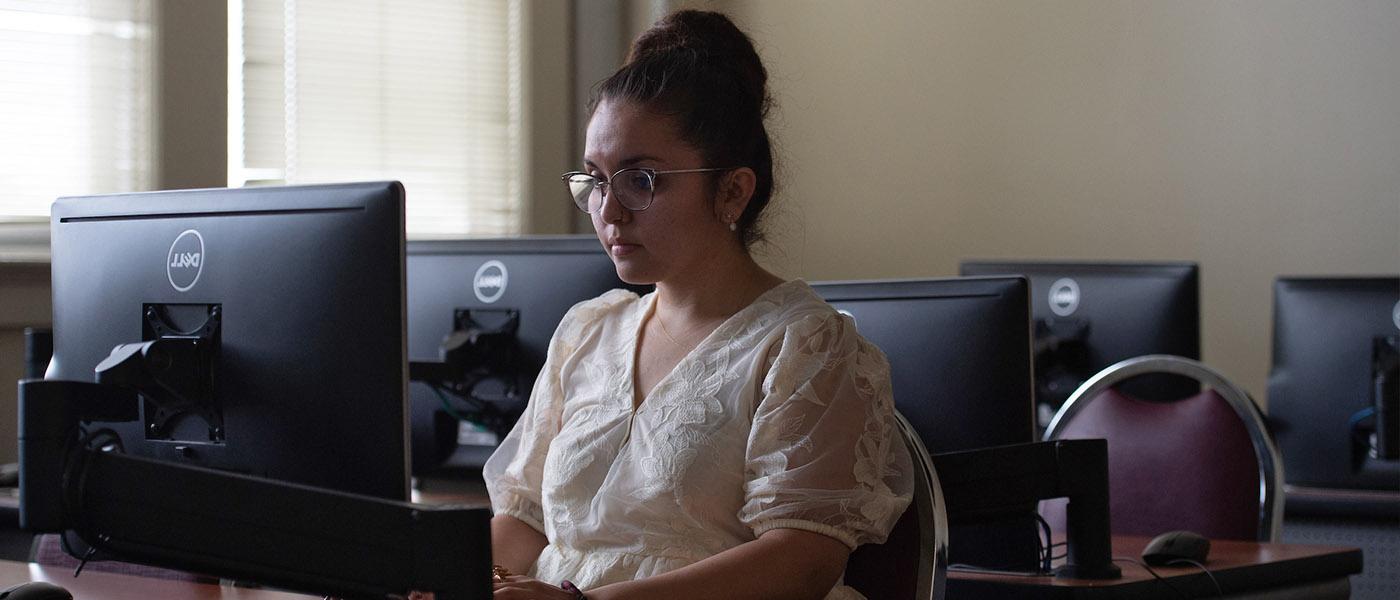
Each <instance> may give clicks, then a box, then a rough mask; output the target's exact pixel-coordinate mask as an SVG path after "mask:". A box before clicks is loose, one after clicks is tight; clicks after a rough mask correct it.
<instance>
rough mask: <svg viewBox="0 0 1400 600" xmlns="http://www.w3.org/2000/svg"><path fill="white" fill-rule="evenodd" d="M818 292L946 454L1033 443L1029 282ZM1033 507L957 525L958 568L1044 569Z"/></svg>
mask: <svg viewBox="0 0 1400 600" xmlns="http://www.w3.org/2000/svg"><path fill="white" fill-rule="evenodd" d="M812 287H813V288H814V289H815V290H816V291H817V293H819V294H821V296H822V297H823V298H825V299H826V301H827V302H828V303H830V304H831V305H832V306H833V307H835V308H836V309H837V310H838V311H841V312H843V313H845V314H848V315H850V316H851V318H853V319H854V320H855V323H856V329H857V330H858V331H860V334H861V335H862V336H864V337H865V338H866V339H868V340H870V342H871V343H873V344H875V345H876V346H878V347H879V348H880V349H881V350H882V351H884V353H885V356H886V358H887V359H888V360H889V363H890V380H891V385H892V386H893V392H894V400H895V406H896V407H898V409H899V412H900V413H902V414H903V415H904V416H905V418H907V419H908V420H909V423H910V425H913V427H914V430H915V431H917V432H918V433H919V436H920V437H922V438H923V442H924V445H925V446H926V447H927V448H928V450H929V452H930V453H932V454H934V455H935V456H934V464H935V465H937V464H938V457H937V455H938V454H940V453H946V452H954V451H961V450H972V449H977V448H985V447H991V446H1005V445H1011V444H1026V443H1030V442H1033V441H1034V440H1035V421H1034V408H1033V403H1032V395H1031V382H1032V375H1031V334H1030V314H1029V308H1028V306H1027V296H1026V294H1027V283H1026V280H1025V279H1024V278H1021V277H966V278H954V279H912V280H887V281H856V282H820V283H813V284H812ZM1034 510H1035V503H1034V502H1033V501H1031V502H1028V503H1027V504H1026V505H1025V506H1024V507H1023V511H1021V514H1020V516H1014V515H1013V516H1007V515H998V517H997V520H995V521H994V522H987V523H980V522H979V523H964V522H958V521H953V522H951V525H952V526H953V539H954V540H956V541H954V542H953V543H952V544H950V545H949V552H950V560H952V561H953V562H954V563H965V564H975V565H979V566H984V567H998V568H1006V569H1018V570H1030V569H1034V568H1036V566H1037V565H1038V562H1039V561H1038V558H1037V557H1038V543H1037V535H1038V534H1037V529H1036V524H1035V522H1034V521H1033V520H1029V519H1030V518H1032V516H1033V512H1034Z"/></svg>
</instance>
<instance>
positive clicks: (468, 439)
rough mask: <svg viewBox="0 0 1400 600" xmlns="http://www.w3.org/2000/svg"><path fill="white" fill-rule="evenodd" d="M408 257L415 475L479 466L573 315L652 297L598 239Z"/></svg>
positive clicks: (427, 247)
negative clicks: (614, 292) (622, 299)
mask: <svg viewBox="0 0 1400 600" xmlns="http://www.w3.org/2000/svg"><path fill="white" fill-rule="evenodd" d="M407 254H408V293H407V296H408V356H409V360H410V361H412V362H411V367H410V372H411V375H412V378H413V381H411V382H410V384H409V397H410V399H411V402H412V406H413V409H412V410H413V417H412V418H413V451H414V453H413V456H414V472H415V473H422V472H424V471H426V470H428V469H431V468H434V467H436V466H439V465H440V464H443V463H446V464H447V465H448V466H453V467H467V468H474V467H480V465H481V464H482V463H484V461H485V459H486V458H487V457H488V456H489V454H490V452H491V450H492V449H493V448H494V446H495V444H496V443H497V442H498V441H499V439H500V438H502V437H504V436H505V434H506V433H508V432H509V431H510V428H511V427H512V426H513V425H514V424H515V421H516V419H517V418H518V417H519V415H520V414H521V412H522V411H523V410H524V408H525V404H526V401H527V400H528V399H529V394H530V390H531V388H532V387H533V386H534V382H535V377H536V375H538V374H539V371H540V368H541V367H542V366H543V365H544V359H545V353H546V351H547V350H548V348H549V340H550V338H551V336H553V335H554V330H555V328H557V327H558V325H559V321H560V319H562V318H563V317H564V313H565V312H567V311H568V310H569V308H571V307H572V306H573V305H574V304H577V303H578V302H582V301H584V300H587V299H589V298H593V297H595V296H598V295H601V294H602V293H604V292H606V291H608V290H611V289H614V288H619V287H629V288H634V289H636V290H638V291H644V289H643V288H640V287H635V286H628V285H626V284H624V283H623V282H622V280H620V279H618V277H617V269H616V268H615V267H614V266H613V263H612V260H611V259H610V258H608V255H607V254H606V253H604V252H603V248H602V245H601V244H599V242H598V239H597V238H596V237H594V236H592V235H568V236H526V237H515V238H481V239H467V240H439V241H415V242H409V243H408V246H407ZM459 441H460V442H461V443H460V444H459V443H458V442H459Z"/></svg>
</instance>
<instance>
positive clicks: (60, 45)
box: [0, 0, 154, 221]
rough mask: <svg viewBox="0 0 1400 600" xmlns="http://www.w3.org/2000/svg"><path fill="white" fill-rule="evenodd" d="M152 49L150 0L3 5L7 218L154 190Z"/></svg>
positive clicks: (0, 202) (0, 176)
mask: <svg viewBox="0 0 1400 600" xmlns="http://www.w3.org/2000/svg"><path fill="white" fill-rule="evenodd" d="M153 50H154V49H153V47H152V23H151V6H150V3H149V2H147V1H146V0H0V221H4V220H13V219H14V218H16V217H19V218H20V219H21V220H23V219H24V218H26V217H28V218H41V217H46V216H48V214H49V206H50V204H52V203H53V200H54V199H55V198H57V197H58V196H70V195H81V194H94V193H109V192H127V191H135V190H143V189H149V187H150V182H151V179H152V173H151V171H152V162H153V148H152V146H153V143H154V136H153V131H152V126H153V120H154V112H153V109H152V104H151V102H152V88H153V78H154V75H153V72H152V62H153V58H152V54H153Z"/></svg>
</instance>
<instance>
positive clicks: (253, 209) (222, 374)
mask: <svg viewBox="0 0 1400 600" xmlns="http://www.w3.org/2000/svg"><path fill="white" fill-rule="evenodd" d="M52 232H53V233H52V235H53V242H52V243H53V358H52V360H51V362H50V363H49V368H48V371H47V374H46V379H55V380H71V381H93V380H94V369H96V368H97V367H98V366H99V364H101V363H104V361H108V362H109V363H110V364H109V365H107V366H108V367H110V369H108V373H107V375H106V376H107V377H108V378H110V379H112V380H115V379H118V378H121V377H127V376H128V375H130V373H129V372H130V371H131V368H132V364H130V363H121V361H119V360H111V361H109V358H111V359H119V358H121V357H118V356H117V352H116V351H114V348H121V347H124V346H125V347H127V348H128V349H132V350H134V349H133V348H132V347H131V346H127V345H130V344H140V343H144V342H152V341H157V340H160V341H161V343H162V345H163V346H164V347H165V349H163V350H160V349H159V348H158V349H157V350H159V351H160V352H162V353H163V354H162V357H164V360H167V362H172V363H173V364H167V365H165V367H164V368H165V372H164V373H157V374H155V375H154V376H155V377H156V381H155V382H154V383H155V384H156V385H152V386H149V389H151V390H155V391H156V392H158V393H159V394H160V395H161V396H162V397H161V398H151V397H146V398H145V399H144V400H143V402H142V414H141V418H140V419H139V420H138V421H135V422H122V423H103V424H98V425H97V426H98V427H101V428H106V429H110V430H111V431H113V432H114V433H115V434H116V436H117V440H116V441H115V442H114V443H116V444H119V446H120V447H121V448H122V449H123V450H124V451H125V453H126V454H128V455H133V456H140V457H148V458H155V459H161V460H167V461H173V462H175V463H179V464H187V465H194V466H200V467H208V468H213V469H218V470H222V471H232V472H236V473H243V474H248V475H255V476H259V477H267V478H272V479H278V480H283V481H289V482H295V483H301V484H307V485H313V486H316V487H321V488H329V489H333V490H340V491H344V492H351V493H357V494H364V495H370V496H376V497H380V498H386V499H394V500H407V499H408V491H409V488H408V459H407V457H408V450H407V443H408V439H407V429H408V427H407V423H408V420H407V411H406V410H405V402H404V397H405V373H404V370H405V369H404V363H405V360H404V356H405V350H404V335H403V329H404V318H403V315H404V308H403V270H404V267H403V250H402V248H403V187H402V186H401V185H399V184H398V183H396V182H381V183H364V184H344V185H323V186H305V187H266V188H244V189H210V190H191V191H172V192H155V193H139V194H121V195H110V196H93V197H73V198H61V199H59V200H58V201H57V202H55V203H54V205H53V218H52ZM142 376H145V375H142Z"/></svg>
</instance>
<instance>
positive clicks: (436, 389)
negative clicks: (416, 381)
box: [428, 384, 476, 423]
mask: <svg viewBox="0 0 1400 600" xmlns="http://www.w3.org/2000/svg"><path fill="white" fill-rule="evenodd" d="M428 387H429V388H431V389H432V390H433V393H434V394H437V397H438V400H439V401H440V402H441V403H442V410H444V411H446V412H447V414H449V415H452V416H453V417H456V418H457V420H458V421H466V422H468V423H475V422H476V420H475V419H472V418H471V417H468V416H466V415H464V414H462V413H460V412H458V411H457V409H456V408H455V407H453V406H452V402H451V401H449V400H448V399H447V395H446V394H443V393H442V387H441V386H438V385H436V384H428Z"/></svg>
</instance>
